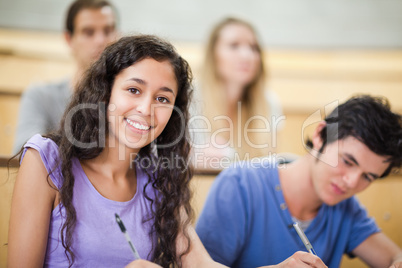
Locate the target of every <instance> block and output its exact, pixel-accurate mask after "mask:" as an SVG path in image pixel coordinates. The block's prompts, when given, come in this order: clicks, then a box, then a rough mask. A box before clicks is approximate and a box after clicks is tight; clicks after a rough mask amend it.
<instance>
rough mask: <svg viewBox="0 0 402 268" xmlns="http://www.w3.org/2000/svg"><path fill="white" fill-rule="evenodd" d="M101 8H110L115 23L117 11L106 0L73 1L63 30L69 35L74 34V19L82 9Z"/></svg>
mask: <svg viewBox="0 0 402 268" xmlns="http://www.w3.org/2000/svg"><path fill="white" fill-rule="evenodd" d="M103 7H111V8H112V10H113V12H114V15H115V18H116V21H117V15H118V14H117V10H116V8H115V7H114V6H113V5H112V4H111V3H110V2H109V1H106V0H76V1H74V2H73V3H72V4H71V5H70V7H69V9H68V11H67V16H66V25H65V30H66V31H67V32H68V33H69V34H70V35H73V34H74V29H75V25H74V21H75V18H76V17H77V15H78V13H79V12H80V11H81V10H83V9H100V8H103Z"/></svg>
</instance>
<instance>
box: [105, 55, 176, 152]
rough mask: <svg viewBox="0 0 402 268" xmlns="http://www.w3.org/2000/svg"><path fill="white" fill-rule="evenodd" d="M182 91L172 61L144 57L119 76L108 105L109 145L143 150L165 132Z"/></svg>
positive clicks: (116, 78)
mask: <svg viewBox="0 0 402 268" xmlns="http://www.w3.org/2000/svg"><path fill="white" fill-rule="evenodd" d="M177 92H178V85H177V80H176V76H175V73H174V70H173V67H172V65H171V64H170V62H169V61H167V60H165V61H161V62H159V61H156V60H154V59H151V58H146V59H143V60H141V61H139V62H137V63H135V64H133V65H131V66H130V67H128V68H126V69H123V70H122V71H121V72H120V73H119V74H118V75H116V77H115V81H114V84H113V87H112V93H111V96H110V103H109V107H108V121H109V124H110V125H109V141H108V143H109V146H116V145H117V144H116V143H122V144H124V145H125V146H126V147H128V148H132V149H136V150H137V151H139V150H140V149H141V148H143V147H144V146H146V145H148V144H150V143H151V142H152V141H153V140H155V139H156V138H157V137H158V136H159V135H160V134H161V133H162V131H163V129H164V128H165V126H166V124H167V123H168V121H169V119H170V116H171V114H172V111H173V107H174V103H175V100H176V96H177Z"/></svg>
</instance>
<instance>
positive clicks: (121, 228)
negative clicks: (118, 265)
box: [114, 213, 141, 260]
mask: <svg viewBox="0 0 402 268" xmlns="http://www.w3.org/2000/svg"><path fill="white" fill-rule="evenodd" d="M114 216H115V217H116V222H117V224H118V225H119V227H120V230H121V232H122V233H123V234H124V236H125V237H126V240H127V242H128V244H129V245H130V248H131V251H132V252H133V255H134V258H135V259H136V260H138V259H141V258H140V255H139V254H138V251H137V249H136V248H135V247H134V245H133V243H132V242H131V239H130V236H129V235H128V233H127V231H126V227H125V226H124V224H123V221H122V220H121V219H120V216H119V215H118V214H117V213H115V214H114Z"/></svg>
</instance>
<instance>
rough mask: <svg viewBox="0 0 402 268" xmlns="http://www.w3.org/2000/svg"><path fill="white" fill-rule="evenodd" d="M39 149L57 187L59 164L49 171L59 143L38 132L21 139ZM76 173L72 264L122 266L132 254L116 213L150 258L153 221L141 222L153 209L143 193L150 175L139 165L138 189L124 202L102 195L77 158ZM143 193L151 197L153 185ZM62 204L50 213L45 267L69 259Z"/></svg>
mask: <svg viewBox="0 0 402 268" xmlns="http://www.w3.org/2000/svg"><path fill="white" fill-rule="evenodd" d="M27 148H33V149H35V150H37V151H38V152H39V154H40V156H41V158H42V161H43V164H44V166H45V167H46V169H47V171H48V172H49V173H50V179H51V180H52V182H53V183H54V185H55V186H56V187H57V188H58V189H60V187H61V186H62V183H63V177H62V175H61V170H60V167H58V168H57V169H56V170H54V171H53V172H51V171H52V170H53V169H54V167H55V165H56V163H57V158H58V155H59V151H58V146H57V145H56V143H54V142H53V141H52V140H51V139H48V138H43V137H42V136H40V135H35V136H33V137H32V138H31V139H30V140H29V141H28V142H27V143H26V145H25V150H24V154H25V152H26V150H27ZM72 170H73V174H74V178H75V183H74V193H73V205H74V208H75V210H76V213H77V222H76V226H75V230H74V234H73V242H72V248H73V252H74V254H75V262H74V265H73V267H124V266H125V265H127V264H128V263H130V262H131V261H133V260H134V257H133V254H132V251H131V248H130V246H129V244H128V243H127V241H126V239H125V236H124V234H123V233H122V232H121V230H120V228H119V226H118V224H117V223H116V220H115V213H117V214H119V216H120V218H121V219H122V221H123V222H124V224H125V227H126V229H127V233H128V234H129V236H130V237H131V240H132V242H133V244H134V246H135V247H136V249H137V250H138V252H139V255H140V257H141V258H143V259H148V260H149V259H150V258H152V253H151V250H152V240H153V242H154V243H156V237H155V236H153V237H152V238H151V237H150V235H149V233H150V231H151V226H152V223H153V221H152V220H151V221H147V222H145V223H144V219H145V217H147V216H148V215H149V213H150V210H151V203H150V201H148V200H147V199H146V198H145V196H144V193H143V189H144V186H145V184H146V183H147V181H148V176H147V175H146V173H145V172H144V171H143V170H141V169H139V168H137V169H136V172H137V191H136V194H135V195H134V197H133V198H132V199H131V200H129V201H127V202H118V201H113V200H110V199H107V198H105V197H103V196H102V195H101V194H100V193H99V192H98V191H97V190H96V189H95V188H94V186H93V185H92V184H91V182H90V181H89V179H88V177H87V176H86V175H85V173H84V171H83V169H82V166H81V164H80V161H79V160H78V159H76V158H74V159H72ZM146 193H147V195H148V196H149V197H150V198H152V199H155V192H154V190H153V188H152V186H151V185H149V186H148V187H147V188H146ZM65 214H66V213H65V209H64V207H63V206H62V205H61V204H59V205H58V206H57V207H56V208H55V209H54V210H53V211H52V214H51V219H50V226H49V237H48V244H47V250H46V259H45V265H44V266H45V267H68V259H67V257H66V255H65V253H64V248H63V245H62V243H61V234H60V232H61V227H62V225H63V223H64V221H65Z"/></svg>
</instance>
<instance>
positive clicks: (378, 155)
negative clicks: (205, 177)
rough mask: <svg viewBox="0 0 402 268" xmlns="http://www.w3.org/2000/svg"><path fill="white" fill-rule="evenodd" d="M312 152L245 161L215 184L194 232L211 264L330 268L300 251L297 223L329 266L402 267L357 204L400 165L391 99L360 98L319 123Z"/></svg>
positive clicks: (401, 123)
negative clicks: (283, 160) (350, 262)
mask: <svg viewBox="0 0 402 268" xmlns="http://www.w3.org/2000/svg"><path fill="white" fill-rule="evenodd" d="M308 145H309V147H310V148H311V150H310V152H309V153H308V154H306V155H304V156H302V157H300V158H299V159H297V160H296V161H294V162H292V163H290V164H287V165H282V166H281V165H279V166H277V165H276V164H273V162H269V161H268V162H263V161H262V162H261V163H256V162H240V163H236V164H234V165H233V166H232V167H231V168H229V169H227V170H225V171H223V172H222V173H221V174H220V175H219V176H218V177H217V179H216V181H215V183H214V185H213V186H212V188H211V191H210V193H209V196H208V199H207V201H206V204H205V207H204V210H203V212H202V213H201V215H200V219H199V221H198V224H197V228H196V230H197V233H198V235H199V237H200V239H201V241H202V242H203V244H204V245H205V247H206V249H207V250H208V252H209V253H210V254H211V256H212V258H213V259H214V260H215V261H218V262H221V263H222V264H225V265H228V266H230V267H242V268H243V267H244V268H245V267H261V266H266V265H276V264H278V266H280V267H324V264H323V263H322V262H320V260H319V259H318V258H316V257H315V256H313V254H310V253H307V252H301V251H303V250H305V247H304V245H303V243H302V241H301V239H300V238H299V236H298V235H297V233H296V231H295V230H294V228H293V223H295V222H298V223H299V224H300V225H301V226H302V228H303V229H304V231H305V233H306V236H307V237H308V239H309V240H310V242H311V244H312V245H313V247H314V249H315V251H316V253H317V255H318V257H319V258H320V259H321V260H322V261H323V262H324V263H325V264H326V265H327V266H328V267H331V268H332V267H339V266H340V262H341V258H342V255H343V254H345V253H346V254H349V255H351V256H357V257H359V258H361V259H362V260H363V261H364V262H365V263H367V264H368V265H369V266H371V267H390V266H391V265H393V264H394V265H395V266H394V267H402V250H401V249H400V248H399V247H398V246H397V245H396V244H395V243H394V242H392V241H391V240H390V239H389V238H388V237H387V236H386V235H385V234H383V233H382V232H381V231H380V230H379V228H378V227H377V225H376V223H375V222H374V220H373V219H372V218H370V217H368V216H367V213H366V211H365V209H364V208H362V207H361V206H360V204H359V202H358V201H357V200H356V199H355V197H354V195H355V194H356V193H359V192H361V191H363V190H364V189H366V188H367V187H368V186H369V185H370V184H371V182H373V181H374V180H376V179H378V178H382V177H385V176H387V175H388V174H389V173H390V171H391V170H392V169H393V168H395V167H396V168H398V167H400V166H401V161H402V119H401V115H398V114H395V113H393V112H391V110H390V108H389V104H388V102H387V100H386V99H382V98H373V97H370V96H359V97H355V98H352V99H350V100H348V101H347V102H346V103H344V104H342V105H340V106H338V107H337V108H336V109H335V110H334V111H333V112H332V113H331V114H330V115H329V116H328V117H327V118H326V119H325V120H324V121H322V122H321V123H319V125H318V126H317V128H316V130H315V132H314V133H313V135H312V139H311V141H308ZM317 259H318V260H317ZM292 265H295V266H292ZM398 265H399V266H398Z"/></svg>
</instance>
